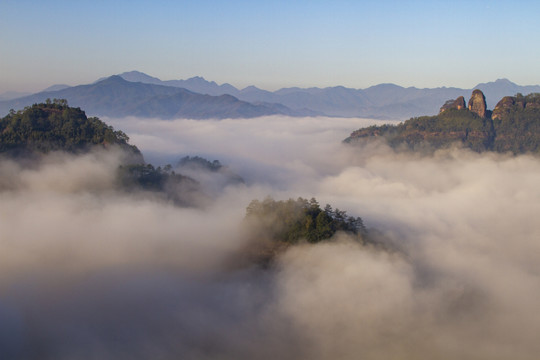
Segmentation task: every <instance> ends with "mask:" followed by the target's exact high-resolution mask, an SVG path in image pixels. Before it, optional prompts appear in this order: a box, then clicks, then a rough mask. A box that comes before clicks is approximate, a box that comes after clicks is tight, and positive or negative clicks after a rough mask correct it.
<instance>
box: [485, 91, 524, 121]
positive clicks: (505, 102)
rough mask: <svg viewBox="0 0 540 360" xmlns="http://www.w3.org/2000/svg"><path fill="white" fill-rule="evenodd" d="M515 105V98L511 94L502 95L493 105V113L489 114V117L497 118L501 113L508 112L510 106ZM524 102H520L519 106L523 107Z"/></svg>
mask: <svg viewBox="0 0 540 360" xmlns="http://www.w3.org/2000/svg"><path fill="white" fill-rule="evenodd" d="M514 105H516V98H515V97H513V96H505V97H503V98H502V99H501V100H500V101H499V102H498V103H497V106H495V109H493V113H492V114H491V118H492V119H493V120H496V119H499V118H500V117H501V116H503V114H506V113H508V112H510V110H511V109H512V107H513V106H514ZM524 105H525V104H521V108H523V107H524Z"/></svg>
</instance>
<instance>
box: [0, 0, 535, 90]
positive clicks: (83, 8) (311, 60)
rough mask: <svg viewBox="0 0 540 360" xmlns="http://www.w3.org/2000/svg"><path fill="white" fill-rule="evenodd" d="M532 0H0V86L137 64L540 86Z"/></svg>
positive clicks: (226, 74) (353, 79)
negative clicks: (500, 81)
mask: <svg viewBox="0 0 540 360" xmlns="http://www.w3.org/2000/svg"><path fill="white" fill-rule="evenodd" d="M538 19H540V2H538V1H519V0H518V1H512V2H511V1H498V0H493V1H486V0H484V1H481V0H468V1H460V0H454V1H437V0H430V1H414V0H412V1H389V0H378V1H316V0H314V1H254V0H252V1H234V0H232V1H205V0H199V1H159V0H157V1H101V0H93V1H60V0H58V1H52V0H51V1H25V0H3V1H1V2H0V33H1V34H2V35H1V36H0V49H1V56H0V92H4V91H38V90H41V89H43V88H45V87H47V86H50V85H53V84H59V83H66V84H69V85H76V84H83V83H90V82H93V81H95V80H96V79H98V78H100V77H103V76H108V75H112V74H118V73H121V72H124V71H131V70H139V71H142V72H145V73H147V74H149V75H152V76H156V77H159V78H161V79H163V80H169V79H186V78H189V77H192V76H203V77H205V78H206V79H207V80H214V81H216V82H218V83H224V82H228V83H230V84H232V85H234V86H237V87H240V88H242V87H244V86H247V85H256V86H258V87H261V88H264V89H270V90H273V89H277V88H281V87H288V86H301V87H309V86H319V87H324V86H334V85H344V86H347V87H353V88H366V87H369V86H371V85H375V84H379V83H389V82H391V83H395V84H398V85H402V86H416V87H438V86H456V87H465V88H470V87H473V86H474V85H476V84H477V83H480V82H487V81H493V80H496V79H497V78H503V77H504V78H508V79H510V80H512V81H514V82H516V83H518V84H521V85H529V84H540V46H539V45H540V44H539V42H540V40H539V39H540V21H539V20H538Z"/></svg>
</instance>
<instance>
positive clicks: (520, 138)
mask: <svg viewBox="0 0 540 360" xmlns="http://www.w3.org/2000/svg"><path fill="white" fill-rule="evenodd" d="M492 119H493V126H494V128H495V131H496V132H497V137H496V138H495V141H494V144H493V149H494V150H495V151H499V152H507V151H510V152H513V153H515V154H519V153H525V152H531V153H540V94H529V95H527V96H523V95H522V94H517V95H516V96H506V97H504V98H502V100H501V101H499V103H498V104H497V106H496V107H495V109H494V110H493V115H492Z"/></svg>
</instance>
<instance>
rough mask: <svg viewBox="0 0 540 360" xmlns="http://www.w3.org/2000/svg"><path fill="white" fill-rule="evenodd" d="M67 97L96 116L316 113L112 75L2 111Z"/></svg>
mask: <svg viewBox="0 0 540 360" xmlns="http://www.w3.org/2000/svg"><path fill="white" fill-rule="evenodd" d="M54 98H57V99H66V100H67V101H68V102H69V103H70V104H71V105H72V106H76V107H81V108H84V109H86V111H87V112H88V113H90V114H92V115H98V116H110V117H124V116H140V117H157V118H162V119H172V118H191V119H210V118H217V119H222V118H252V117H258V116H265V115H278V114H279V115H288V116H298V115H302V116H303V115H315V113H314V112H298V111H293V110H291V109H289V108H287V107H286V106H283V105H281V104H268V103H258V104H252V103H249V102H246V101H242V100H239V99H237V98H235V97H234V96H232V95H220V96H211V95H203V94H199V93H194V92H192V91H189V90H186V89H184V88H179V87H174V86H164V85H154V84H147V83H142V82H131V81H127V80H125V79H123V78H122V77H120V76H116V75H115V76H111V77H109V78H106V79H104V80H101V81H98V82H96V83H94V84H89V85H79V86H74V87H68V88H63V89H60V90H56V91H44V92H40V93H37V94H34V95H30V96H26V97H22V98H18V99H14V100H10V101H1V102H0V113H7V112H8V111H9V109H20V108H23V107H25V106H29V105H31V104H34V103H39V102H44V101H45V100H46V99H54Z"/></svg>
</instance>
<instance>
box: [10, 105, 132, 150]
mask: <svg viewBox="0 0 540 360" xmlns="http://www.w3.org/2000/svg"><path fill="white" fill-rule="evenodd" d="M128 141H129V138H128V136H127V135H126V134H124V133H123V132H122V131H115V130H114V129H113V127H112V126H109V125H107V124H105V123H104V122H103V121H101V120H99V119H98V118H96V117H90V118H87V117H86V114H85V112H84V111H82V110H81V109H80V108H73V107H69V106H68V104H67V101H66V100H58V99H54V100H53V101H51V100H50V99H48V100H47V101H46V102H45V103H42V104H34V105H32V106H29V107H26V108H24V110H20V111H17V112H15V111H14V110H11V111H10V113H9V114H8V115H7V116H5V117H4V118H2V119H0V152H6V153H8V154H10V155H15V156H17V155H31V154H36V153H48V152H50V151H56V150H62V151H68V152H72V153H80V152H85V151H88V150H90V148H92V147H94V146H103V147H110V146H119V147H120V148H122V149H124V150H127V151H128V152H129V153H132V154H134V155H137V156H138V157H140V158H141V159H142V157H141V155H140V151H139V150H138V149H137V147H135V146H133V145H129V144H128Z"/></svg>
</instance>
